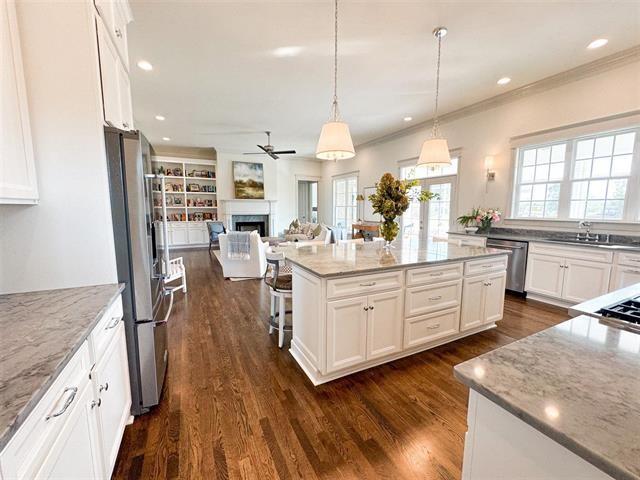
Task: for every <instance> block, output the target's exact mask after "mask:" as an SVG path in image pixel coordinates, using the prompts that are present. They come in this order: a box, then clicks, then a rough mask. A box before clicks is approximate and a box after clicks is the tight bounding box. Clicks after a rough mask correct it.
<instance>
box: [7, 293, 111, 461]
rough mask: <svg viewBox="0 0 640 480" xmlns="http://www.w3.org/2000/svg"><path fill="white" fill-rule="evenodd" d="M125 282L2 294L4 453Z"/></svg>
mask: <svg viewBox="0 0 640 480" xmlns="http://www.w3.org/2000/svg"><path fill="white" fill-rule="evenodd" d="M123 289H124V284H108V285H96V286H91V287H78V288H65V289H60V290H43V291H39V292H27V293H12V294H8V295H0V365H1V366H2V368H0V405H1V408H0V449H2V448H4V446H5V445H6V444H7V442H8V441H9V440H10V439H11V436H12V435H13V434H14V433H15V432H16V431H17V429H18V428H19V427H20V425H21V424H22V422H23V421H24V419H25V418H26V417H27V416H28V415H29V413H30V412H31V410H32V409H33V407H35V406H36V404H37V403H38V401H39V400H40V398H42V396H43V395H44V393H45V392H46V391H47V388H49V386H50V385H51V384H52V383H53V382H54V380H55V379H56V377H57V375H58V374H59V373H60V371H62V369H63V368H64V367H65V366H66V364H67V363H68V362H69V360H70V359H71V358H72V357H73V354H74V353H75V352H76V351H77V350H78V349H79V348H80V346H82V342H84V340H85V339H86V338H87V337H88V336H89V333H90V332H91V330H92V329H93V327H94V326H95V325H96V323H97V322H98V320H100V318H101V317H102V316H103V315H104V313H105V312H106V310H107V309H108V308H109V307H110V306H111V305H112V304H113V302H114V301H115V300H116V299H117V298H118V295H120V292H122V290H123Z"/></svg>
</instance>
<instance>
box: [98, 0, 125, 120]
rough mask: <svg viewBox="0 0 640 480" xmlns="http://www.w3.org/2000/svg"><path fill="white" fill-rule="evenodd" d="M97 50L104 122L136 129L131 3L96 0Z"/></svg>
mask: <svg viewBox="0 0 640 480" xmlns="http://www.w3.org/2000/svg"><path fill="white" fill-rule="evenodd" d="M96 10H97V12H98V18H97V19H96V26H97V34H98V51H99V55H100V80H101V83H102V85H101V86H102V103H103V108H104V110H103V113H104V120H105V123H107V124H109V125H112V126H114V127H117V128H121V129H123V130H132V129H133V111H132V107H131V86H130V82H129V55H128V49H127V28H126V27H127V24H128V23H129V22H130V21H131V15H130V13H129V7H128V4H126V3H124V2H122V1H107V0H100V1H96Z"/></svg>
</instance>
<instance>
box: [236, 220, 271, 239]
mask: <svg viewBox="0 0 640 480" xmlns="http://www.w3.org/2000/svg"><path fill="white" fill-rule="evenodd" d="M231 221H232V225H231V229H232V230H236V231H239V232H251V231H253V230H257V231H258V234H259V235H260V236H261V237H267V236H269V215H233V216H232V217H231Z"/></svg>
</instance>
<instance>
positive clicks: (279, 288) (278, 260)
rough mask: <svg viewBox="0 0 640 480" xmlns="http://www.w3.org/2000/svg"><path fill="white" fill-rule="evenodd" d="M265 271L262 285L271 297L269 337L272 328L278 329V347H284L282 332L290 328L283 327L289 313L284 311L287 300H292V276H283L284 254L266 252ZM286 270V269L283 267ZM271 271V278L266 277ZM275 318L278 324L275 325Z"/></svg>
mask: <svg viewBox="0 0 640 480" xmlns="http://www.w3.org/2000/svg"><path fill="white" fill-rule="evenodd" d="M266 259H267V271H266V272H265V275H264V283H266V284H267V285H268V286H269V289H270V295H271V316H270V317H269V335H271V334H272V333H273V330H274V328H277V329H278V347H280V348H282V346H283V345H284V332H285V330H286V331H291V328H292V327H285V316H286V314H287V313H291V311H287V310H286V302H287V298H292V276H291V274H286V273H285V274H283V273H282V270H283V264H284V260H285V257H284V253H282V252H278V253H274V252H267V253H266ZM285 268H286V267H285ZM269 270H271V277H269V276H267V274H268V273H269ZM276 299H277V301H278V312H276ZM276 317H277V318H278V322H277V323H276Z"/></svg>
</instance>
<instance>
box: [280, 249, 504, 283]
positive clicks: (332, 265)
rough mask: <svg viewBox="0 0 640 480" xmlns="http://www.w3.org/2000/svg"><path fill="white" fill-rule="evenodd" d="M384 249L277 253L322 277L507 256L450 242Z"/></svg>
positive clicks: (308, 250) (288, 250)
mask: <svg viewBox="0 0 640 480" xmlns="http://www.w3.org/2000/svg"><path fill="white" fill-rule="evenodd" d="M383 246H384V244H383V243H382V242H366V243H365V244H344V245H336V244H331V245H319V246H301V247H296V246H295V245H290V246H286V247H280V248H278V249H277V251H282V252H284V254H285V256H286V258H287V261H290V262H291V263H293V264H295V265H298V266H299V267H301V268H303V269H305V270H307V271H309V272H311V273H313V274H314V275H317V276H319V277H332V276H341V275H353V274H361V273H372V272H377V271H381V270H392V269H398V268H403V267H409V266H420V265H432V264H438V263H446V262H457V261H462V260H469V259H473V258H482V257H492V256H496V255H505V254H506V252H505V251H504V250H498V249H494V248H485V247H459V246H456V245H452V244H449V243H447V242H421V243H417V244H409V243H404V244H403V243H402V242H398V243H397V244H394V246H395V248H392V249H390V251H388V252H387V251H386V250H385V249H384V248H383Z"/></svg>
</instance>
